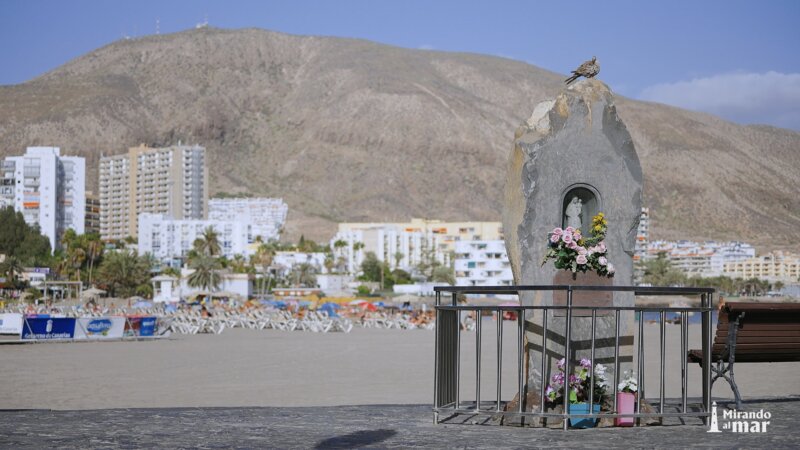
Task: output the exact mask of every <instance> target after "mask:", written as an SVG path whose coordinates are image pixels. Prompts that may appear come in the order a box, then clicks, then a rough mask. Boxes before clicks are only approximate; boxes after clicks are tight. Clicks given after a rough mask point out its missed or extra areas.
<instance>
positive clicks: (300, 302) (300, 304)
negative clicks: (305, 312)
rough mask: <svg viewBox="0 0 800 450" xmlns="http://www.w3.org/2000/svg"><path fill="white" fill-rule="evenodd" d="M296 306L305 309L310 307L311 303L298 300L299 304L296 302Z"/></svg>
mask: <svg viewBox="0 0 800 450" xmlns="http://www.w3.org/2000/svg"><path fill="white" fill-rule="evenodd" d="M297 306H301V307H303V308H305V307H308V306H311V302H309V301H307V300H300V301H299V302H297Z"/></svg>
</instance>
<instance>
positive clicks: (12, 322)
mask: <svg viewBox="0 0 800 450" xmlns="http://www.w3.org/2000/svg"><path fill="white" fill-rule="evenodd" d="M21 333H22V314H19V313H7V314H0V334H16V335H19V334H21Z"/></svg>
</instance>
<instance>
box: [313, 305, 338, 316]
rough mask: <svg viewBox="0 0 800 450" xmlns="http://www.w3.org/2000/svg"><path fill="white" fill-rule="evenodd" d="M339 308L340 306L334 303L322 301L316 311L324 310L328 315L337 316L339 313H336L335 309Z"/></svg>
mask: <svg viewBox="0 0 800 450" xmlns="http://www.w3.org/2000/svg"><path fill="white" fill-rule="evenodd" d="M339 308H340V306H339V305H337V304H336V303H324V304H323V305H322V306H320V307H319V308H317V311H325V312H326V313H328V316H329V317H339V314H337V313H336V310H337V309H339Z"/></svg>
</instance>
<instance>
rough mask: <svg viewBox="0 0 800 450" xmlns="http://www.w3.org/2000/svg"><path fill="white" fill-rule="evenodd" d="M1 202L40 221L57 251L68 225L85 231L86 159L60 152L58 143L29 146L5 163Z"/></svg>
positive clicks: (31, 220) (34, 221) (28, 218)
mask: <svg viewBox="0 0 800 450" xmlns="http://www.w3.org/2000/svg"><path fill="white" fill-rule="evenodd" d="M1 170H2V174H0V175H1V176H2V179H0V206H13V207H14V209H15V210H16V211H19V212H22V215H23V216H24V217H25V222H27V223H28V224H29V225H38V226H39V229H40V231H41V233H42V234H43V235H45V236H47V237H48V239H49V240H50V247H51V248H52V249H53V250H54V251H55V249H56V248H58V247H59V246H60V244H61V242H60V241H61V236H62V235H63V234H64V231H66V230H67V229H70V228H71V229H73V230H75V232H77V233H79V234H83V232H84V217H85V213H86V190H85V186H86V160H85V159H84V158H82V157H79V156H61V150H60V149H59V148H58V147H28V149H27V151H26V152H25V155H23V156H9V157H7V158H6V159H5V161H3V163H2V168H1Z"/></svg>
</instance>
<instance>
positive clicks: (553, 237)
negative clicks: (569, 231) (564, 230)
mask: <svg viewBox="0 0 800 450" xmlns="http://www.w3.org/2000/svg"><path fill="white" fill-rule="evenodd" d="M559 239H561V236H560V235H558V234H555V233H553V234H551V235H550V242H552V243H553V244H555V243H557V242H558V240H559Z"/></svg>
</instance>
